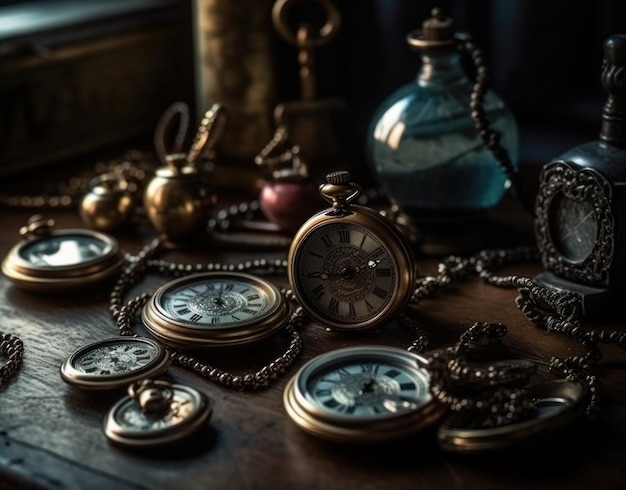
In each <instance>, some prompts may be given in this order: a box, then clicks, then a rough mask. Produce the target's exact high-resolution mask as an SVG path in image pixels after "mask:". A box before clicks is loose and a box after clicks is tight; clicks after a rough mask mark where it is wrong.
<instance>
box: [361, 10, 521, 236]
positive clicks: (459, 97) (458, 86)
mask: <svg viewBox="0 0 626 490" xmlns="http://www.w3.org/2000/svg"><path fill="white" fill-rule="evenodd" d="M432 15H433V17H432V18H430V19H427V20H426V21H425V22H424V23H423V24H422V29H421V30H417V31H413V32H411V33H409V35H408V36H407V41H408V43H409V45H410V46H411V47H412V48H413V49H414V50H416V51H417V52H418V53H419V54H420V56H421V61H422V63H421V68H420V70H419V73H418V75H417V78H416V80H415V81H414V82H411V83H409V84H407V85H405V86H403V87H401V88H400V89H399V90H397V91H396V92H395V93H393V94H392V95H391V96H390V97H388V98H387V100H385V101H384V102H383V103H382V105H381V106H380V108H379V109H378V110H377V112H376V114H375V116H374V118H373V122H372V125H371V128H370V132H369V135H368V149H367V155H368V158H369V164H370V167H371V170H372V172H373V174H374V177H375V178H376V179H377V180H378V183H379V184H380V186H381V187H382V188H383V190H384V191H385V193H386V194H387V196H388V197H389V198H390V199H391V200H392V201H394V202H396V203H398V204H399V205H400V206H401V207H402V208H403V209H404V210H405V211H406V212H407V213H408V214H409V215H410V216H411V218H412V219H413V220H414V221H415V222H416V223H418V224H422V223H433V222H435V223H436V222H449V221H460V220H464V219H466V218H469V217H473V216H480V215H481V213H482V212H484V211H487V210H489V209H491V208H493V207H495V206H496V205H497V204H498V203H499V202H500V200H501V198H502V197H503V195H504V194H505V192H506V190H507V188H508V187H509V186H510V180H509V177H508V175H507V173H506V172H505V171H503V168H502V167H501V165H500V164H499V162H498V160H497V159H496V157H495V156H494V152H493V151H491V150H490V149H489V148H488V147H487V146H486V145H485V143H484V142H483V140H482V139H481V135H480V133H479V131H478V130H477V129H476V126H475V122H474V120H473V119H472V110H475V108H474V109H471V108H470V101H471V98H472V92H473V86H474V82H473V81H472V80H470V79H469V78H468V76H467V74H466V73H465V71H464V69H463V67H462V65H461V53H462V51H461V49H460V46H461V44H460V43H461V42H462V41H463V40H464V39H469V37H468V36H467V35H466V34H463V33H455V32H454V27H453V23H452V20H451V19H450V18H448V17H444V16H443V14H442V12H441V10H440V9H434V10H433V12H432ZM478 58H480V59H478ZM473 61H474V63H475V64H476V66H477V72H478V74H481V75H484V74H485V73H486V69H485V68H484V66H482V68H481V64H482V56H481V55H480V54H479V53H478V54H476V53H474V58H473ZM481 70H482V71H481ZM474 90H476V89H474ZM477 96H478V97H479V98H481V99H482V105H481V104H480V102H478V109H479V110H480V111H481V114H482V116H484V117H483V120H485V119H486V120H487V121H488V122H489V124H490V128H491V129H492V130H494V132H497V133H500V136H501V138H500V140H499V145H500V146H501V148H502V149H503V150H506V152H507V153H508V155H507V158H508V161H509V163H510V167H511V169H513V170H516V168H517V159H518V134H517V125H516V123H515V120H514V118H513V115H512V113H511V112H510V110H509V109H508V107H507V106H506V105H505V103H504V102H503V101H502V100H501V99H500V98H499V97H498V96H497V95H496V94H495V93H494V92H493V91H491V90H485V89H484V87H481V88H480V92H479V93H478V94H474V96H473V97H474V98H475V99H476V97H477ZM475 104H476V103H475ZM500 151H501V150H500Z"/></svg>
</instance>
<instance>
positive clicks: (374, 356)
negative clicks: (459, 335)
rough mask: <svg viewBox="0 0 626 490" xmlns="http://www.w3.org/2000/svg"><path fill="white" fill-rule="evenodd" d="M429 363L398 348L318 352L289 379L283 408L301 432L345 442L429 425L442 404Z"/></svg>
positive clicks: (379, 437)
mask: <svg viewBox="0 0 626 490" xmlns="http://www.w3.org/2000/svg"><path fill="white" fill-rule="evenodd" d="M427 365H428V361H426V359H424V358H423V357H421V356H419V355H417V354H413V353H411V352H408V351H406V350H404V349H399V348H397V347H386V346H374V345H372V346H357V347H347V348H342V349H337V350H334V351H330V352H327V353H325V354H321V355H319V356H317V357H315V358H313V359H312V360H311V361H309V362H308V363H306V364H305V365H304V366H302V368H300V370H299V371H298V372H297V373H296V375H295V376H294V377H293V378H292V379H291V380H290V381H289V382H288V383H287V386H286V387H285V391H284V394H283V402H284V406H285V410H286V411H287V413H288V414H289V416H290V417H291V419H292V420H293V421H294V422H295V423H296V425H298V426H299V427H300V428H301V429H303V430H304V431H306V432H308V433H310V434H313V435H315V436H317V437H320V438H323V439H327V440H331V441H335V442H345V443H362V442H381V441H388V440H391V439H396V438H401V437H406V436H410V435H413V434H416V433H418V432H420V431H422V430H424V429H426V428H427V427H430V426H432V424H434V423H435V422H436V421H437V420H438V419H439V418H440V416H441V415H442V414H443V413H444V411H445V406H444V405H442V404H440V403H439V402H438V401H437V400H435V399H434V398H433V397H432V395H431V394H430V391H429V386H430V382H429V379H430V378H429V373H428V371H427Z"/></svg>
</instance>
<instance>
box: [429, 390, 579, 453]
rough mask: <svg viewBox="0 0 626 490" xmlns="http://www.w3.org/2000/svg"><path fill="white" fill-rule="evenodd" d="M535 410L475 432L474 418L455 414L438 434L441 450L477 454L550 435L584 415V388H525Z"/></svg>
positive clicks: (444, 423) (467, 414)
mask: <svg viewBox="0 0 626 490" xmlns="http://www.w3.org/2000/svg"><path fill="white" fill-rule="evenodd" d="M528 395H529V396H530V397H531V398H532V400H533V402H534V405H535V407H536V414H535V416H534V417H532V418H529V419H526V420H522V421H520V422H516V423H512V424H505V425H499V426H495V427H484V428H476V424H478V423H479V420H478V419H477V418H476V415H475V414H470V413H463V412H459V413H456V414H454V415H452V416H450V417H448V418H446V419H445V420H444V421H443V423H442V425H441V426H440V427H439V429H438V432H437V438H438V440H439V445H440V446H441V448H442V449H444V450H448V451H456V452H462V453H477V452H482V451H490V450H495V449H503V448H506V447H510V446H513V445H515V444H518V443H521V442H523V441H526V440H529V439H530V438H532V437H535V436H538V435H545V434H547V433H553V432H556V431H558V430H559V429H562V428H563V427H565V426H567V425H568V424H569V423H571V422H572V421H574V420H576V419H577V418H578V417H579V416H581V415H582V414H583V413H584V411H585V400H586V397H587V389H586V387H585V386H584V385H583V384H582V383H580V382H578V381H574V380H566V379H560V380H556V381H552V382H549V383H545V384H540V385H535V386H532V387H529V388H528Z"/></svg>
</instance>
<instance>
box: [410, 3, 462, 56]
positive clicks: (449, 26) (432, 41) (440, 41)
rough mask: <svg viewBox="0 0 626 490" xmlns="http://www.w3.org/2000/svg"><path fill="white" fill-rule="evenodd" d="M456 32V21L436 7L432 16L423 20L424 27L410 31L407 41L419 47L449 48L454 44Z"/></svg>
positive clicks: (412, 45)
mask: <svg viewBox="0 0 626 490" xmlns="http://www.w3.org/2000/svg"><path fill="white" fill-rule="evenodd" d="M454 34H455V33H454V21H453V20H452V19H451V18H450V17H447V16H446V15H445V14H444V13H443V10H442V9H440V8H437V7H435V8H434V9H433V10H432V11H431V17H429V18H428V19H426V20H425V21H424V22H422V28H421V29H417V30H415V31H411V32H409V34H408V35H407V36H406V41H407V43H409V46H411V47H412V48H418V49H432V48H441V47H446V48H449V47H450V46H453V45H454Z"/></svg>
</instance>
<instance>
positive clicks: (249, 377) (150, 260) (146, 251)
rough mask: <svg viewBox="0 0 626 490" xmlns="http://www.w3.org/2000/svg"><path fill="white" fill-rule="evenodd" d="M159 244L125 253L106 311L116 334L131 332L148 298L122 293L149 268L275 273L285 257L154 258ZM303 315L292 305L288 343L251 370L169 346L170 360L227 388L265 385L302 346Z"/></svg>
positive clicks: (171, 272)
mask: <svg viewBox="0 0 626 490" xmlns="http://www.w3.org/2000/svg"><path fill="white" fill-rule="evenodd" d="M163 244H164V242H163V241H162V240H158V239H157V240H154V241H153V242H151V243H150V244H148V245H147V246H146V247H144V248H143V249H142V250H141V251H140V252H139V254H138V255H137V256H134V257H129V258H128V264H129V265H128V266H127V267H126V269H125V270H124V271H123V272H122V274H121V275H120V277H119V279H118V280H117V282H116V284H115V286H114V287H113V290H112V292H111V296H110V302H109V312H110V313H111V316H112V317H113V320H114V321H115V324H116V326H117V328H118V329H119V333H120V335H135V334H134V333H133V330H132V327H133V323H134V321H135V318H136V316H137V313H138V312H139V310H140V309H141V308H142V307H143V306H144V305H145V304H146V303H147V302H148V300H149V299H150V295H148V294H147V293H143V294H141V295H139V296H137V297H135V298H133V299H131V300H129V301H127V302H126V303H124V297H125V296H126V294H127V293H128V291H129V290H130V289H131V288H132V286H133V285H135V284H136V283H137V282H138V281H139V280H140V279H141V278H142V277H144V276H145V275H146V274H147V273H149V272H155V273H159V274H166V275H169V276H172V277H180V276H183V275H187V274H191V273H199V272H213V271H227V272H251V273H256V274H278V273H282V272H285V271H286V268H287V261H286V260H281V259H277V260H274V261H268V260H265V259H258V260H251V261H246V262H242V263H239V264H220V263H208V264H196V265H189V264H181V263H174V262H168V261H165V260H157V259H155V258H154V257H155V256H156V255H157V254H158V253H159V252H160V251H161V250H162V249H163ZM281 294H283V295H284V296H285V298H286V299H287V301H290V302H294V301H295V296H294V295H293V293H292V292H291V291H290V290H288V289H282V290H281ZM303 319H304V312H303V311H302V309H301V308H299V307H298V308H296V310H295V312H293V313H291V316H290V318H289V320H288V322H287V325H286V327H285V330H286V332H287V333H288V335H289V337H290V340H289V345H288V346H287V348H286V349H285V351H284V352H283V353H282V354H281V355H280V356H278V357H277V358H275V359H274V360H272V361H270V362H269V363H268V364H266V365H265V366H263V367H262V368H261V369H259V370H257V371H255V372H250V373H245V374H233V373H229V372H227V371H224V370H222V369H219V368H216V367H214V366H212V365H210V364H207V363H205V362H203V361H200V360H199V359H198V358H196V357H194V356H191V355H189V354H184V353H182V352H180V351H178V350H170V353H171V358H172V362H174V363H175V364H177V365H179V366H181V367H183V368H186V369H189V370H191V371H193V372H195V373H196V374H199V375H200V376H202V377H205V378H207V379H209V380H210V381H213V382H215V383H219V384H221V385H222V386H226V387H228V388H236V389H240V390H254V389H258V388H261V387H264V386H267V385H268V384H269V382H270V380H271V379H272V378H273V377H274V376H276V375H277V374H278V373H281V372H283V371H284V370H285V369H287V368H288V367H289V366H290V365H291V364H292V363H293V361H294V360H295V359H296V357H297V356H298V354H299V353H300V351H301V350H302V340H301V338H300V334H299V333H298V329H299V327H300V326H301V324H302V321H303Z"/></svg>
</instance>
